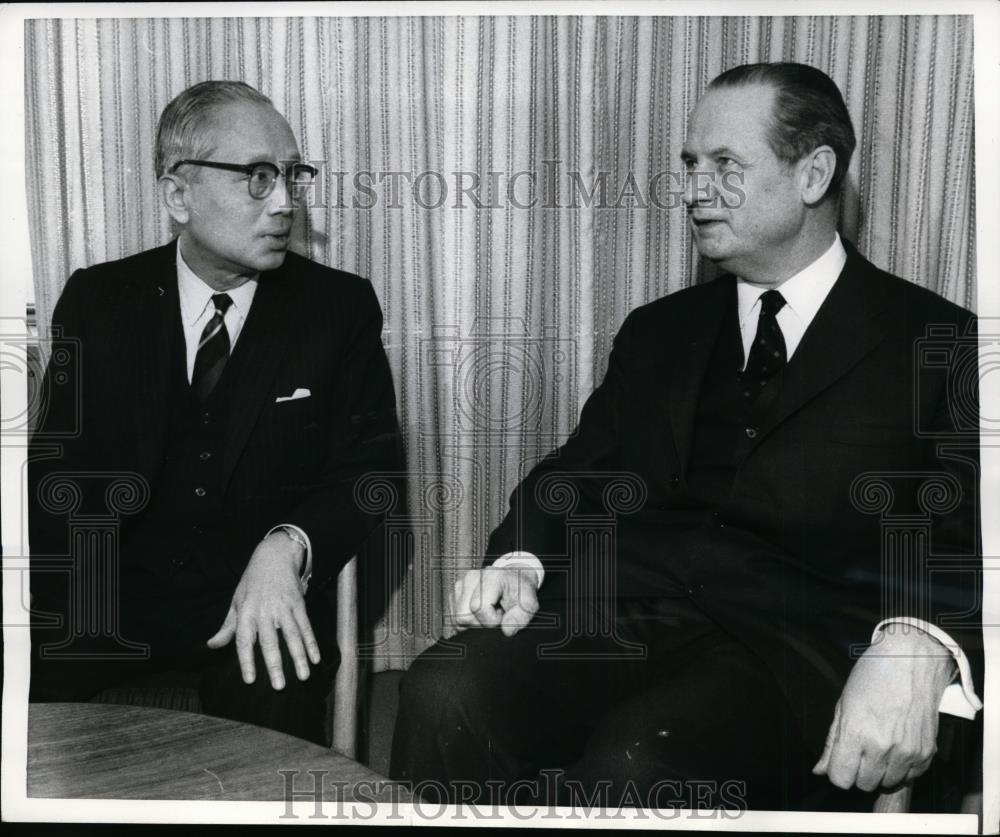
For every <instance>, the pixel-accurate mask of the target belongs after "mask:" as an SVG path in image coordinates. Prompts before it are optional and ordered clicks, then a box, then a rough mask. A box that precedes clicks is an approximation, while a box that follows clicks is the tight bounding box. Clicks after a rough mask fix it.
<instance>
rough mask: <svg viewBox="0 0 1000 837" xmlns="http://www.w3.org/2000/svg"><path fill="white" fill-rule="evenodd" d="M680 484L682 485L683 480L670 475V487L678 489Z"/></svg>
mask: <svg viewBox="0 0 1000 837" xmlns="http://www.w3.org/2000/svg"><path fill="white" fill-rule="evenodd" d="M680 484H681V478H680V477H679V476H677V474H671V475H670V487H671V488H677V486H678V485H680Z"/></svg>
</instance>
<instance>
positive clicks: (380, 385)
mask: <svg viewBox="0 0 1000 837" xmlns="http://www.w3.org/2000/svg"><path fill="white" fill-rule="evenodd" d="M361 287H362V290H361V292H360V293H359V294H358V298H357V300H356V303H355V307H354V310H353V311H352V312H351V316H348V317H346V318H345V321H346V322H349V323H350V324H351V329H352V330H351V334H350V335H349V338H348V340H347V349H346V353H345V355H344V358H343V362H342V363H341V364H340V366H339V375H338V379H337V380H336V381H335V382H334V385H333V393H334V397H333V399H332V403H333V404H334V405H335V407H334V410H335V412H336V415H335V416H334V418H333V421H331V422H330V435H329V438H328V439H327V442H326V444H327V448H326V452H325V460H324V467H323V472H322V477H321V479H320V480H318V481H317V483H316V484H315V485H314V487H313V488H312V490H311V491H309V492H308V493H307V494H306V496H305V497H304V499H303V500H302V501H301V502H300V503H299V504H298V505H297V506H296V507H295V508H293V509H292V510H291V511H290V512H289V513H288V514H285V515H282V519H281V520H280V521H278V522H279V523H282V524H290V525H293V526H298V527H299V528H301V529H302V530H303V531H305V532H306V533H308V536H309V540H310V542H311V545H312V553H313V566H312V577H313V583H312V587H313V588H314V589H320V588H322V587H323V586H324V585H325V584H326V583H327V582H329V581H330V580H332V579H333V578H335V577H336V575H337V573H339V572H340V570H341V569H342V568H343V566H344V565H345V564H346V563H347V562H348V561H349V560H350V559H351V558H352V557H353V556H354V554H355V553H356V552H357V551H358V549H359V548H360V547H361V546H362V544H363V543H364V542H365V540H366V539H367V538H368V536H369V535H370V534H371V532H372V531H373V530H374V529H375V528H376V527H377V526H378V525H379V523H380V522H381V521H382V520H383V518H384V515H385V509H384V508H382V507H381V506H380V505H378V504H373V503H369V502H367V500H366V499H365V498H364V496H363V494H364V486H363V484H361V481H363V480H364V478H365V477H369V476H375V475H380V476H381V477H383V478H384V479H385V480H387V481H388V482H389V483H390V484H392V486H394V491H395V496H397V497H399V498H402V497H403V496H404V492H403V484H402V483H403V478H402V474H403V472H404V461H403V455H402V447H401V441H400V435H399V427H398V423H397V419H396V396H395V390H394V388H393V383H392V375H391V373H390V370H389V362H388V359H387V358H386V354H385V350H384V348H383V347H382V340H381V332H382V312H381V309H380V308H379V304H378V299H377V298H376V296H375V292H374V290H373V289H372V287H371V284H370V283H368V282H364V283H363V284H362V286H361Z"/></svg>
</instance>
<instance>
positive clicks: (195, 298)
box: [177, 245, 312, 594]
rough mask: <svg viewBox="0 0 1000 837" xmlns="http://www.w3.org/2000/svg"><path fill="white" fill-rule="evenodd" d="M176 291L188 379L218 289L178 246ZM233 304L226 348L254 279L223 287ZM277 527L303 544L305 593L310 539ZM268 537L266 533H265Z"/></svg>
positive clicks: (239, 326)
mask: <svg viewBox="0 0 1000 837" xmlns="http://www.w3.org/2000/svg"><path fill="white" fill-rule="evenodd" d="M177 293H178V295H179V296H180V301H181V324H182V325H183V327H184V345H185V350H186V353H187V379H188V383H191V378H192V376H193V375H194V362H195V358H196V357H197V356H198V343H199V342H200V341H201V334H202V332H203V331H204V330H205V326H206V325H208V322H209V320H211V319H212V317H213V316H214V315H215V306H214V305H212V297H213V296H214V295H215V294H217V293H220V291H217V290H215V289H214V288H212V287H211V286H210V285H207V284H206V283H205V282H204V281H203V280H202V279H201V277H199V276H198V274H197V273H195V272H194V271H193V270H192V269H191V268H190V267H189V266H188V264H187V262H185V261H184V257H183V256H182V255H181V248H180V246H179V245H178V247H177ZM225 293H226V294H228V296H229V298H230V299H231V300H232V301H233V304H232V305H230V306H229V309H228V310H227V311H226V314H225V317H224V318H223V322H224V323H225V327H226V331H227V332H228V333H229V350H230V352H231V351H232V350H233V349H234V348H236V341H237V340H239V338H240V332H241V331H243V324H244V323H245V322H246V320H247V316H248V315H249V314H250V306H251V305H252V304H253V298H254V295H255V294H256V293H257V280H256V279H250V280H248V281H246V282H244V283H243V284H242V285H240V286H239V287H238V288H233V289H232V290H229V291H226V292H225ZM280 530H286V531H287V530H291V531H292V532H295V533H297V534H298V535H299V536H300V537H301V539H302V540H301V541H299V540H298V539H297V538H295V537H294V536H293V535H289V537H290V538H291V539H292V540H294V541H296V543H301V544H304V546H305V550H306V555H305V559H306V560H305V562H304V564H303V567H302V572H301V575H300V581H301V583H302V592H303V594H305V591H306V588H307V587H308V585H309V579H310V577H311V576H312V542H311V541H310V540H309V535H307V534H306V533H305V532H304V531H303V530H302V529H300V528H299V527H298V526H294V525H292V524H291V523H281V524H278V525H277V526H275V527H274V528H272V529H271V530H270V531H269V532H268V533H267V534H268V535H270V534H273V533H274V532H277V531H280ZM265 537H267V535H265Z"/></svg>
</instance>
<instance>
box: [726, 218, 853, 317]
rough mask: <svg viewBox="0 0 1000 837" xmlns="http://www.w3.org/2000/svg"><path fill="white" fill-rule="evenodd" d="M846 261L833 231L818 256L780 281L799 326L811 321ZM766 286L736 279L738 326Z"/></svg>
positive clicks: (843, 250)
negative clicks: (823, 249) (832, 235)
mask: <svg viewBox="0 0 1000 837" xmlns="http://www.w3.org/2000/svg"><path fill="white" fill-rule="evenodd" d="M846 263H847V251H846V250H845V249H844V244H843V242H841V240H840V236H839V235H838V234H836V233H834V239H833V244H831V245H830V247H829V248H828V249H827V251H826V252H825V253H823V255H822V256H820V257H819V258H818V259H816V261H814V262H813V263H812V264H810V265H808V266H807V267H805V268H803V269H802V270H800V271H799V272H798V273H796V274H795V275H794V276H791V277H790V278H788V279H786V280H785V281H784V282H782V283H781V286H780V287H779V288H778V290H780V291H781V295H782V296H783V297H784V298H785V304H786V305H787V306H788V308H790V309H791V310H792V311H793V312H794V313H795V314H796V315H798V317H799V318H800V319H801V320H802V325H803V326H808V325H809V323H811V322H812V319H813V317H815V316H816V312H817V311H819V307H820V306H821V305H822V304H823V300H825V299H826V297H827V294H829V293H830V290H831V288H833V285H834V283H835V282H836V281H837V277H838V276H840V272H841V271H842V270H843V269H844V265H845V264H846ZM766 290H768V288H766V287H762V286H761V285H754V284H752V283H751V282H748V281H746V280H745V279H737V284H736V291H737V298H738V300H739V315H740V328H741V329H742V328H743V327H744V325H745V324H746V322H747V320H748V319H750V317H751V315H753V314H754V310H755V309H756V307H757V303H758V301H759V300H760V297H761V295H762V294H763V293H764V291H766Z"/></svg>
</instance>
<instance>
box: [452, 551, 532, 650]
mask: <svg viewBox="0 0 1000 837" xmlns="http://www.w3.org/2000/svg"><path fill="white" fill-rule="evenodd" d="M454 594H455V598H454V608H453V610H452V613H453V614H454V616H455V624H456V625H457V626H458V629H459V630H464V629H465V628H468V627H483V628H497V627H499V628H500V629H501V630H502V631H503V632H504V635H506V636H513V635H514V634H516V633H517V632H518V631H520V630H521V629H522V628H523V627H524V626H525V625H527V624H528V623H529V622H530V621H531V620H532V618H533V617H534V615H535V614H536V613H537V612H538V574H537V573H536V572H535V570H534V569H533V568H531V567H519V566H516V565H508V566H505V567H483V568H481V569H477V570H469V571H468V572H467V573H466V574H465V575H464V576H462V578H460V579H458V581H456V582H455V590H454Z"/></svg>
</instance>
